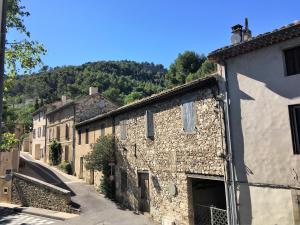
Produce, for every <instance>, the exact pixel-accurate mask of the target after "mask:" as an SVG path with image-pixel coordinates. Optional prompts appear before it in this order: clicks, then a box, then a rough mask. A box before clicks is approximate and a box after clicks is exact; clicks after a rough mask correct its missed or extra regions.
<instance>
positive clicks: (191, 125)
mask: <svg viewBox="0 0 300 225" xmlns="http://www.w3.org/2000/svg"><path fill="white" fill-rule="evenodd" d="M182 121H183V130H184V131H185V132H187V133H191V132H193V131H195V128H196V115H195V107H194V102H185V103H183V104H182Z"/></svg>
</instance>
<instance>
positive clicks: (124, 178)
mask: <svg viewBox="0 0 300 225" xmlns="http://www.w3.org/2000/svg"><path fill="white" fill-rule="evenodd" d="M121 192H123V193H124V192H127V172H126V171H125V170H121Z"/></svg>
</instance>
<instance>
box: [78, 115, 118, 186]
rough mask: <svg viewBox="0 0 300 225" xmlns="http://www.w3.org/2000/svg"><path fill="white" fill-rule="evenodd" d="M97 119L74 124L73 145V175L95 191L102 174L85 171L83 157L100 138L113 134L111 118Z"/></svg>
mask: <svg viewBox="0 0 300 225" xmlns="http://www.w3.org/2000/svg"><path fill="white" fill-rule="evenodd" d="M103 115H105V114H103ZM101 116H102V115H100V117H101ZM98 117H99V116H98ZM98 117H97V118H98ZM97 118H96V117H95V118H92V119H91V120H85V121H82V122H80V123H77V124H76V143H75V149H76V150H75V151H76V157H75V174H76V176H77V177H78V178H80V179H83V180H85V181H86V182H87V183H89V184H93V185H94V186H95V188H96V189H97V188H99V185H100V182H101V177H102V173H101V172H100V171H94V170H92V171H87V170H86V168H85V161H84V156H86V155H87V154H88V153H89V152H90V151H91V150H92V148H93V145H94V144H95V143H96V142H97V140H98V138H99V137H100V136H104V135H111V134H112V133H113V126H112V119H111V118H104V119H101V118H100V119H97Z"/></svg>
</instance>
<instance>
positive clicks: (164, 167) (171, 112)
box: [115, 87, 224, 225]
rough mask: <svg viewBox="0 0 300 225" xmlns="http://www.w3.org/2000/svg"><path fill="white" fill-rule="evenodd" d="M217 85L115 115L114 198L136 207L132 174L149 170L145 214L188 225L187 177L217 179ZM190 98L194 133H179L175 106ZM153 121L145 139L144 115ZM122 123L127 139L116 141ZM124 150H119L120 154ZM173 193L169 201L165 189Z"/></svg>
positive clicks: (219, 133) (180, 127)
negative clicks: (123, 174)
mask: <svg viewBox="0 0 300 225" xmlns="http://www.w3.org/2000/svg"><path fill="white" fill-rule="evenodd" d="M216 93H217V87H214V88H207V89H202V90H199V91H195V92H192V93H189V94H185V95H182V96H177V97H174V98H172V99H167V100H165V101H162V102H159V103H156V104H152V105H149V106H147V107H144V108H141V109H138V110H134V111H131V112H127V113H125V114H124V115H119V116H117V117H116V119H115V123H116V130H115V131H116V134H115V135H116V142H117V151H116V157H117V166H116V190H117V193H116V194H117V198H118V200H119V201H121V202H123V203H124V204H126V205H127V206H129V207H130V208H133V209H138V207H139V192H140V190H139V187H138V172H139V171H147V172H149V183H150V190H149V192H150V214H151V216H152V217H153V219H154V220H156V221H161V219H162V218H163V217H169V218H171V219H174V220H175V221H176V224H181V225H187V224H193V209H192V197H191V196H192V192H191V184H190V182H189V179H188V177H187V173H195V174H202V175H219V176H222V175H223V161H222V160H221V159H220V158H219V157H218V156H217V155H218V153H219V152H223V151H224V149H223V140H224V139H223V135H222V134H223V133H222V130H223V122H222V120H223V119H222V115H223V114H222V112H221V111H220V108H219V103H218V102H217V101H216V100H215V98H214V95H215V94H216ZM185 98H194V102H195V109H196V128H197V129H196V131H195V132H193V133H191V134H188V133H185V131H184V130H183V122H182V111H181V104H182V101H183V99H185ZM146 110H151V111H152V112H153V118H154V133H155V134H154V138H153V140H151V139H148V138H146V135H145V111H146ZM123 120H126V130H127V138H126V140H124V141H122V140H120V121H123ZM124 149H125V151H124ZM121 170H126V171H127V173H128V175H127V187H128V190H127V192H126V193H122V192H121ZM170 183H174V184H175V185H176V188H177V194H176V196H175V197H172V196H171V194H170V193H169V185H170Z"/></svg>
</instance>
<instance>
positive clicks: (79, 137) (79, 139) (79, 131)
mask: <svg viewBox="0 0 300 225" xmlns="http://www.w3.org/2000/svg"><path fill="white" fill-rule="evenodd" d="M78 145H81V130H78Z"/></svg>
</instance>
